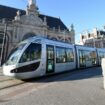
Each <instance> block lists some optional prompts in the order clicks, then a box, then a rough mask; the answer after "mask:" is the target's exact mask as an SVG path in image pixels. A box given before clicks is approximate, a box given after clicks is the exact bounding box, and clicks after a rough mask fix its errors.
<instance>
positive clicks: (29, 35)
mask: <svg viewBox="0 0 105 105" xmlns="http://www.w3.org/2000/svg"><path fill="white" fill-rule="evenodd" d="M34 36H36V35H35V34H34V33H28V34H26V35H24V37H23V39H22V40H25V39H28V38H30V37H34Z"/></svg>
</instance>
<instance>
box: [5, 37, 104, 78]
mask: <svg viewBox="0 0 105 105" xmlns="http://www.w3.org/2000/svg"><path fill="white" fill-rule="evenodd" d="M97 51H99V50H96V48H90V47H84V46H78V45H72V44H68V43H62V42H58V41H52V40H49V39H45V38H42V37H32V38H29V39H27V40H25V41H23V42H21V43H19V44H18V45H17V47H16V48H14V49H13V50H12V52H11V54H10V55H9V57H8V59H7V61H6V63H5V64H4V65H3V73H4V75H6V76H12V77H15V78H19V79H28V78H35V77H39V76H44V75H49V74H54V73H59V72H63V71H68V70H73V69H79V68H86V67H93V66H97V65H98V60H99V58H98V54H97ZM103 52H104V54H105V49H103Z"/></svg>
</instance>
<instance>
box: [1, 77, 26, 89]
mask: <svg viewBox="0 0 105 105" xmlns="http://www.w3.org/2000/svg"><path fill="white" fill-rule="evenodd" d="M23 83H25V82H24V81H21V80H16V79H7V80H2V81H0V90H2V89H5V88H9V87H13V86H16V85H19V84H23Z"/></svg>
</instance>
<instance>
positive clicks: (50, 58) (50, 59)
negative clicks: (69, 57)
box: [46, 45, 55, 74]
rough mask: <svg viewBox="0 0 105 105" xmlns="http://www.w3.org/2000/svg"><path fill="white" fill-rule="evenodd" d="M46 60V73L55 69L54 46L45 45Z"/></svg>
mask: <svg viewBox="0 0 105 105" xmlns="http://www.w3.org/2000/svg"><path fill="white" fill-rule="evenodd" d="M46 50H47V54H46V55H47V56H46V57H47V62H46V73H47V74H48V73H53V72H54V69H55V57H54V46H50V45H47V46H46Z"/></svg>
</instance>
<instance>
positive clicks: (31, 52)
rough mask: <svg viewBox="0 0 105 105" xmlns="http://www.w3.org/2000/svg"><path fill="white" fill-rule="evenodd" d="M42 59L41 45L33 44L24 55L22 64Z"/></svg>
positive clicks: (21, 60)
mask: <svg viewBox="0 0 105 105" xmlns="http://www.w3.org/2000/svg"><path fill="white" fill-rule="evenodd" d="M40 58H41V44H36V43H32V44H30V45H29V46H28V48H27V49H26V50H25V52H24V53H23V55H22V57H21V59H20V63H23V62H28V61H33V60H37V59H40Z"/></svg>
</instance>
